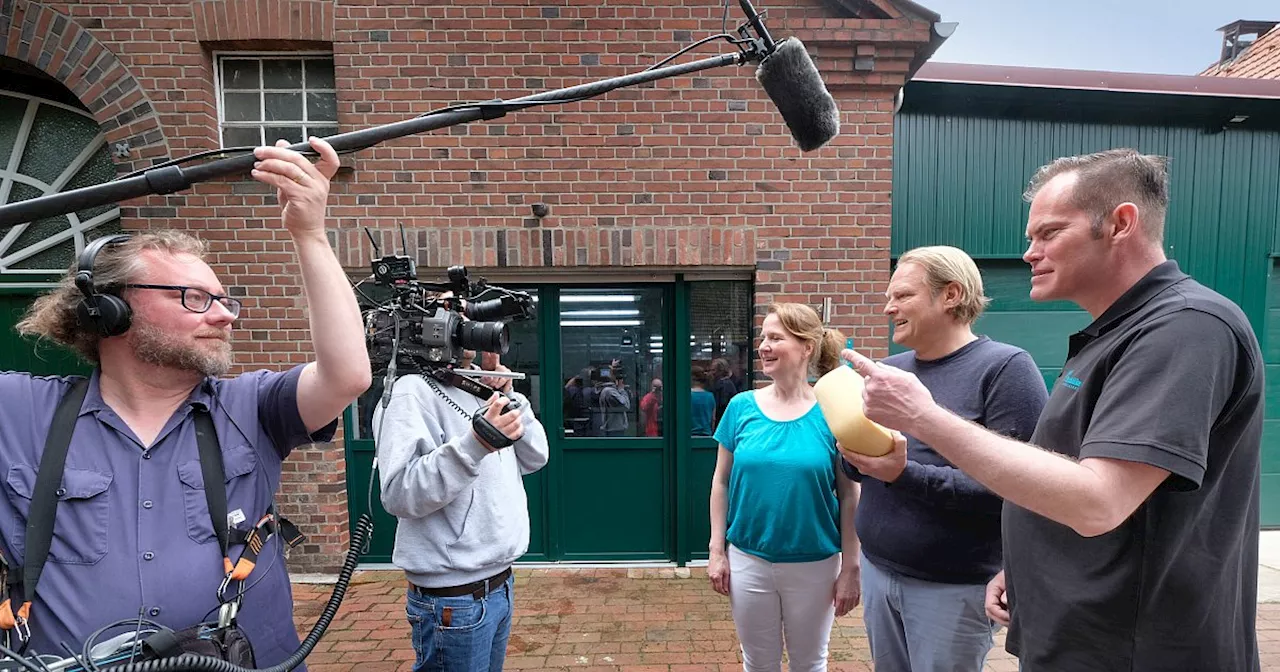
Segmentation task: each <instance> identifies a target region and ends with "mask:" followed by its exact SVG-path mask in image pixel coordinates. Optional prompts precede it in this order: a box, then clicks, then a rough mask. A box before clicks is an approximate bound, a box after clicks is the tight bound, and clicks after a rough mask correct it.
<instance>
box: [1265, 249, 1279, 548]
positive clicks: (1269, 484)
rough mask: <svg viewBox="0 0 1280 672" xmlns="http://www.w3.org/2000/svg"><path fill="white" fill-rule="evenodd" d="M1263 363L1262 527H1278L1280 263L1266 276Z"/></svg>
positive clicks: (1273, 263) (1277, 262) (1274, 264)
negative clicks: (1264, 375)
mask: <svg viewBox="0 0 1280 672" xmlns="http://www.w3.org/2000/svg"><path fill="white" fill-rule="evenodd" d="M1260 340H1261V341H1262V359H1263V361H1265V362H1266V363H1267V373H1266V379H1267V419H1266V422H1265V423H1264V425H1263V431H1262V524H1263V526H1264V527H1274V526H1278V525H1280V259H1273V260H1272V264H1271V269H1270V273H1269V274H1268V275H1267V314H1266V323H1265V326H1264V327H1263V338H1262V339H1260Z"/></svg>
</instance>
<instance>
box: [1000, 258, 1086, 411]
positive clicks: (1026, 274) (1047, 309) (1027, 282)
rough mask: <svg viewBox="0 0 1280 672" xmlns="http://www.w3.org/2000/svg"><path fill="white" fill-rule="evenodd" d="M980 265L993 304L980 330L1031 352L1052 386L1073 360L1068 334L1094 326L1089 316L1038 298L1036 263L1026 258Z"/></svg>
mask: <svg viewBox="0 0 1280 672" xmlns="http://www.w3.org/2000/svg"><path fill="white" fill-rule="evenodd" d="M978 264H979V269H980V270H981V271H982V282H983V288H984V289H985V290H986V293H987V296H989V297H991V305H990V306H989V307H988V308H987V310H986V312H985V313H984V314H983V315H982V317H981V318H979V319H978V323H977V325H975V327H974V330H975V331H977V332H978V333H980V334H985V335H987V336H990V337H991V338H993V339H995V340H997V341H1004V342H1005V343H1012V344H1013V345H1016V346H1018V347H1020V348H1022V349H1023V350H1026V351H1027V352H1029V353H1031V357H1032V359H1034V360H1036V366H1038V367H1040V373H1041V374H1042V375H1044V381H1045V387H1046V388H1048V389H1052V388H1053V381H1054V380H1055V379H1056V378H1057V377H1058V372H1059V371H1060V370H1061V369H1062V364H1063V363H1064V362H1066V361H1067V338H1068V337H1069V336H1070V335H1071V334H1074V333H1075V332H1077V331H1080V330H1081V329H1083V328H1085V327H1086V326H1088V324H1089V322H1091V321H1092V320H1091V318H1090V317H1089V314H1088V313H1086V312H1085V311H1083V310H1080V308H1079V307H1077V306H1076V305H1075V304H1073V303H1068V302H1066V301H1052V302H1047V303H1041V302H1037V301H1032V300H1031V297H1030V292H1031V267H1030V266H1028V265H1027V264H1025V263H1023V262H1021V261H1014V260H1006V259H1001V260H981V261H979V262H978Z"/></svg>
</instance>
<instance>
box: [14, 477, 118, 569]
mask: <svg viewBox="0 0 1280 672" xmlns="http://www.w3.org/2000/svg"><path fill="white" fill-rule="evenodd" d="M112 478H113V474H112V473H111V472H104V471H97V470H93V469H74V468H72V467H66V468H64V469H63V470H62V483H61V485H59V486H58V489H57V491H56V492H57V495H58V509H57V512H56V513H55V514H54V522H53V541H52V543H51V544H50V545H49V562H57V563H62V564H67V565H92V564H94V563H96V562H97V561H99V560H101V559H102V558H103V556H105V555H106V554H107V541H108V539H109V533H110V530H109V529H108V526H107V523H108V521H109V520H110V516H109V514H110V502H111V499H110V495H111V493H110V492H109V491H110V489H111V480H112ZM6 482H7V483H8V485H9V496H10V501H12V502H13V504H14V509H15V510H16V511H17V525H18V528H19V529H22V530H25V529H26V525H27V516H28V514H29V513H30V511H31V497H32V493H33V492H34V491H35V484H36V470H35V468H33V467H31V466H30V465H26V464H18V465H14V466H12V467H10V468H9V474H8V476H7V478H6ZM25 537H26V535H25V534H22V535H19V536H18V538H17V539H15V540H14V551H15V552H16V553H19V554H21V555H22V556H23V558H24V560H25V558H26V544H27V541H26V538H25Z"/></svg>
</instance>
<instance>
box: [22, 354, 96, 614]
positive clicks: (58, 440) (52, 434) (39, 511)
mask: <svg viewBox="0 0 1280 672" xmlns="http://www.w3.org/2000/svg"><path fill="white" fill-rule="evenodd" d="M88 392H89V380H88V379H87V378H82V379H80V380H78V381H76V382H75V383H74V384H72V386H71V390H70V391H68V392H67V393H66V394H65V395H63V397H62V401H61V402H59V403H58V409H57V410H56V411H54V412H53V426H52V427H50V428H49V436H47V437H45V441H44V454H43V455H41V456H40V471H39V472H38V473H37V474H36V484H35V489H34V490H33V491H32V493H31V511H30V512H28V513H27V531H26V540H27V550H26V553H25V554H24V555H25V557H23V559H22V579H23V581H22V589H23V592H24V595H23V600H24V601H25V602H30V601H32V600H34V599H35V594H36V584H37V583H38V582H39V581H40V573H41V572H43V571H44V563H45V561H46V560H48V559H49V547H50V545H51V544H52V543H53V520H54V515H55V514H56V513H57V511H58V490H60V487H59V484H60V483H61V482H62V468H63V467H64V466H65V465H66V463H67V450H68V449H69V448H70V447H71V433H72V432H73V431H75V428H76V418H78V417H79V416H80V407H81V406H82V405H83V404H84V397H85V395H86V394H87V393H88Z"/></svg>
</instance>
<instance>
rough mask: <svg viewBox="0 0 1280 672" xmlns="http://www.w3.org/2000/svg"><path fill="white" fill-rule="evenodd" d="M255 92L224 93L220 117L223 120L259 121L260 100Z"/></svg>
mask: <svg viewBox="0 0 1280 672" xmlns="http://www.w3.org/2000/svg"><path fill="white" fill-rule="evenodd" d="M259 95H260V94H257V93H224V94H223V95H222V118H223V120H225V121H260V120H261V119H262V116H261V115H262V101H261V99H260V98H259V97H258V96H259Z"/></svg>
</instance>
